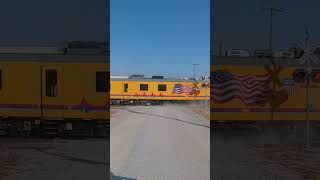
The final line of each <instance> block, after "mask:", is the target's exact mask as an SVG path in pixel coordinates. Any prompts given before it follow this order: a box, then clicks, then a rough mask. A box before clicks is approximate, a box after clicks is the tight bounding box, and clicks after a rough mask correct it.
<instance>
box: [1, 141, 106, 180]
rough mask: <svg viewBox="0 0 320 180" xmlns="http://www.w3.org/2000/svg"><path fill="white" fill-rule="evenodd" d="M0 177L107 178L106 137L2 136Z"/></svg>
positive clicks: (41, 179)
mask: <svg viewBox="0 0 320 180" xmlns="http://www.w3.org/2000/svg"><path fill="white" fill-rule="evenodd" d="M0 141H1V143H0V179H1V180H20V179H21V180H29V179H30V180H58V179H61V180H64V179H66V180H70V179H77V180H88V179H106V177H107V175H108V173H109V167H108V163H107V162H109V160H108V156H107V155H108V153H109V147H108V146H107V144H109V143H107V141H106V140H105V139H24V138H0Z"/></svg>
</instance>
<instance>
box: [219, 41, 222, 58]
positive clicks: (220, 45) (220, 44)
mask: <svg viewBox="0 0 320 180" xmlns="http://www.w3.org/2000/svg"><path fill="white" fill-rule="evenodd" d="M219 56H222V40H220V41H219Z"/></svg>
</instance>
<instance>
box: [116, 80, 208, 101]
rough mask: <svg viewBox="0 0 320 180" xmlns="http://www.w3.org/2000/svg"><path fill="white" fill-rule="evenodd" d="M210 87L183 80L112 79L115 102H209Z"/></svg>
mask: <svg viewBox="0 0 320 180" xmlns="http://www.w3.org/2000/svg"><path fill="white" fill-rule="evenodd" d="M209 93H210V90H209V87H208V85H206V84H205V83H201V82H194V81H192V80H181V79H152V78H143V79H134V78H111V91H110V96H111V97H110V98H111V101H113V102H119V103H122V102H123V103H125V102H127V103H128V102H129V103H135V102H163V101H194V100H197V101H204V100H209V97H210V94H209Z"/></svg>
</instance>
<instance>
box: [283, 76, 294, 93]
mask: <svg viewBox="0 0 320 180" xmlns="http://www.w3.org/2000/svg"><path fill="white" fill-rule="evenodd" d="M281 88H282V89H283V90H284V92H285V93H286V94H287V95H293V94H294V92H295V90H296V86H295V82H294V79H284V80H283V85H282V87H281Z"/></svg>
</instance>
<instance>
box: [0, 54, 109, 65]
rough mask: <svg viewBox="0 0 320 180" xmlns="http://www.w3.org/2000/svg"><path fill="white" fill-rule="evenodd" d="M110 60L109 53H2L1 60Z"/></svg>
mask: <svg viewBox="0 0 320 180" xmlns="http://www.w3.org/2000/svg"><path fill="white" fill-rule="evenodd" d="M4 61H5V62H70V63H78V62H84V63H91V62H92V63H102V62H106V63H107V62H109V58H108V54H107V53H102V54H0V62H4Z"/></svg>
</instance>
